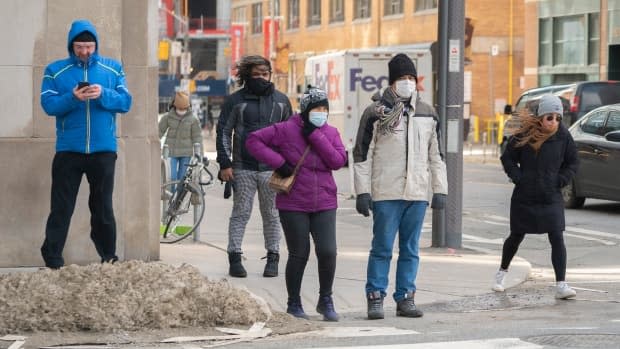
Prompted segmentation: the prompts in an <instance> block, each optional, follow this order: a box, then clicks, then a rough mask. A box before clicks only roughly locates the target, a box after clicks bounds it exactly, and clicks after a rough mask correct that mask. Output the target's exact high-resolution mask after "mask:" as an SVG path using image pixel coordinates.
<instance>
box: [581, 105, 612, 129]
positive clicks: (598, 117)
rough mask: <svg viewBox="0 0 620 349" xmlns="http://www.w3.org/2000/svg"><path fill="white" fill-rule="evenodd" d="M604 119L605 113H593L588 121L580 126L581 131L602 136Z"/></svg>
mask: <svg viewBox="0 0 620 349" xmlns="http://www.w3.org/2000/svg"><path fill="white" fill-rule="evenodd" d="M606 117H607V112H603V111H601V112H596V113H594V114H593V115H592V116H590V117H589V118H588V120H586V121H585V122H584V123H582V124H581V130H582V131H583V132H585V133H591V134H595V135H602V132H603V126H604V125H605V118H606Z"/></svg>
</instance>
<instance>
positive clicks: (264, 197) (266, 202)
mask: <svg viewBox="0 0 620 349" xmlns="http://www.w3.org/2000/svg"><path fill="white" fill-rule="evenodd" d="M236 77H237V83H238V84H239V86H242V88H241V89H240V90H238V91H236V92H235V93H233V94H232V95H230V96H228V98H227V99H226V101H225V102H224V105H223V107H222V112H221V114H220V119H219V122H218V125H217V139H216V146H217V162H218V163H219V165H220V174H219V177H220V179H221V180H223V181H225V182H228V181H231V182H232V183H233V189H234V194H233V210H232V214H231V216H230V222H229V225H228V248H227V251H228V261H229V263H230V268H229V271H228V273H229V274H230V276H234V277H246V276H247V272H246V270H245V268H244V267H243V264H242V263H241V255H242V253H243V252H242V250H241V243H242V241H243V235H244V234H245V227H246V225H247V223H248V221H249V220H250V215H251V213H252V204H253V201H254V194H255V193H256V192H257V191H258V200H259V207H260V212H261V216H262V219H263V235H264V237H265V248H266V250H267V264H266V265H265V270H264V272H263V276H264V277H274V276H277V275H278V261H279V259H280V254H279V250H280V237H281V230H280V221H279V217H278V211H277V210H276V208H275V205H274V202H275V192H274V191H273V190H271V189H270V188H269V185H268V183H269V177H270V176H271V173H272V171H271V168H269V167H268V166H267V165H265V164H262V163H259V162H258V161H257V160H256V159H254V157H252V156H251V155H250V154H249V153H248V151H247V150H246V148H245V139H246V137H247V135H248V134H249V133H250V132H253V131H256V130H258V129H261V128H263V127H266V126H269V125H271V124H274V123H276V122H280V121H284V120H286V119H288V118H289V117H290V116H291V114H292V107H291V103H290V101H289V100H288V97H286V95H284V94H283V93H281V92H279V91H277V90H276V89H275V87H274V85H273V83H272V82H271V81H270V80H271V63H270V62H269V61H268V60H267V59H265V58H264V57H261V56H245V57H243V58H242V59H241V60H240V61H239V62H238V63H237V74H236ZM231 158H232V161H231Z"/></svg>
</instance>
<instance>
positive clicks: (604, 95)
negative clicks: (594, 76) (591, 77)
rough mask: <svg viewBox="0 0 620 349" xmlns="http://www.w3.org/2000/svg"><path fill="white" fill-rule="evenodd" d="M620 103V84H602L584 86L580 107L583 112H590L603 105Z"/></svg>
mask: <svg viewBox="0 0 620 349" xmlns="http://www.w3.org/2000/svg"><path fill="white" fill-rule="evenodd" d="M615 103H620V84H618V83H602V84H587V85H584V86H583V91H582V94H581V101H580V107H581V110H582V111H585V112H587V111H590V110H592V109H594V108H597V107H599V106H601V105H607V104H615Z"/></svg>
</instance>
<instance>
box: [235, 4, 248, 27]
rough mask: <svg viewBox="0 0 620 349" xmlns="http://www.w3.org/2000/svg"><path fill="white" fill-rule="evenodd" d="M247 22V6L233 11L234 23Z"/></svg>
mask: <svg viewBox="0 0 620 349" xmlns="http://www.w3.org/2000/svg"><path fill="white" fill-rule="evenodd" d="M246 21H247V19H246V17H245V6H244V7H237V8H236V9H234V10H233V22H238V23H243V22H246Z"/></svg>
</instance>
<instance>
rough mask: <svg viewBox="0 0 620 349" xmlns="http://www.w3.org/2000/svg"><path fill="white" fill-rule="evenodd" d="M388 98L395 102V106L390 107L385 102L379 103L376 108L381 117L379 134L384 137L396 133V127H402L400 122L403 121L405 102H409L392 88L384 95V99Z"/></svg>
mask: <svg viewBox="0 0 620 349" xmlns="http://www.w3.org/2000/svg"><path fill="white" fill-rule="evenodd" d="M385 97H388V99H391V100H393V101H394V102H395V103H394V106H392V107H389V106H387V105H385V104H384V103H383V100H382V101H381V102H379V103H378V104H377V106H376V108H375V112H376V113H377V116H378V117H379V120H378V122H379V126H378V129H379V132H380V133H381V134H383V135H385V134H388V133H396V127H397V126H398V125H400V122H401V121H402V119H403V115H404V111H405V102H406V101H407V100H409V98H402V97H399V96H398V95H397V94H396V93H394V91H393V90H392V88H390V87H388V88H387V89H386V90H385V92H384V94H383V98H384V99H385Z"/></svg>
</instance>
